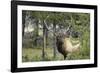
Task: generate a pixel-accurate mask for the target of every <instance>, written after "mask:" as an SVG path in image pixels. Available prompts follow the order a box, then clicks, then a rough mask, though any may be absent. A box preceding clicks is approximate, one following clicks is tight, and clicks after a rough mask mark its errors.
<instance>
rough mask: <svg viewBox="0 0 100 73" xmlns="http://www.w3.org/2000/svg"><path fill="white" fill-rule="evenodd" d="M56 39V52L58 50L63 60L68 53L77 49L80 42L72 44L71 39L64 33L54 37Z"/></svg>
mask: <svg viewBox="0 0 100 73" xmlns="http://www.w3.org/2000/svg"><path fill="white" fill-rule="evenodd" d="M56 40H57V41H56V46H57V49H58V52H60V53H61V54H62V55H63V56H64V60H65V59H66V57H67V55H68V54H69V53H72V52H76V51H79V48H80V43H78V44H76V45H72V42H71V39H70V38H69V37H67V36H66V35H61V34H60V35H58V36H57V37H56Z"/></svg>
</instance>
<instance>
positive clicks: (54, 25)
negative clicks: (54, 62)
mask: <svg viewBox="0 0 100 73" xmlns="http://www.w3.org/2000/svg"><path fill="white" fill-rule="evenodd" d="M53 32H54V33H53V36H54V58H56V56H57V49H56V36H55V33H56V24H55V21H54V23H53Z"/></svg>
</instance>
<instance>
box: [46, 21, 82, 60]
mask: <svg viewBox="0 0 100 73" xmlns="http://www.w3.org/2000/svg"><path fill="white" fill-rule="evenodd" d="M44 23H45V27H46V28H47V30H49V31H51V30H50V29H49V28H48V26H47V24H46V21H45V20H44ZM71 27H72V26H69V27H68V29H67V30H66V32H67V31H69V29H70V28H71ZM51 32H52V31H51ZM52 33H54V32H52ZM55 36H56V46H57V49H58V52H59V53H61V54H62V55H63V56H64V60H65V59H66V57H67V55H68V54H69V53H73V52H76V51H79V50H80V42H79V43H77V44H76V45H72V42H71V39H70V38H69V34H68V33H67V34H62V33H60V34H59V35H58V34H57V33H55Z"/></svg>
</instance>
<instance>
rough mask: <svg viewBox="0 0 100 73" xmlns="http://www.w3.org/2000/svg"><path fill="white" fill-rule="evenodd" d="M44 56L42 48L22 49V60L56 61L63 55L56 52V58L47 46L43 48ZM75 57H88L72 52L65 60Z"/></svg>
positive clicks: (87, 57)
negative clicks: (43, 56)
mask: <svg viewBox="0 0 100 73" xmlns="http://www.w3.org/2000/svg"><path fill="white" fill-rule="evenodd" d="M45 52H46V54H45V58H44V59H43V58H42V50H41V49H36V48H35V49H33V48H23V50H22V62H38V61H57V60H63V55H61V54H60V53H59V52H57V56H56V58H54V55H53V49H50V48H47V49H46V50H45ZM76 59H89V56H86V55H83V54H80V53H73V54H72V55H71V56H70V57H68V58H67V60H76Z"/></svg>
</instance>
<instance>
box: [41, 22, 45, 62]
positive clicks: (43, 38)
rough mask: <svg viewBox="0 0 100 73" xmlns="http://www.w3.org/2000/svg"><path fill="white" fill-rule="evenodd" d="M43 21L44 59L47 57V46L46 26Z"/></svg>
mask: <svg viewBox="0 0 100 73" xmlns="http://www.w3.org/2000/svg"><path fill="white" fill-rule="evenodd" d="M42 23H43V49H42V58H43V60H44V59H45V48H46V27H45V25H44V21H43V22H42Z"/></svg>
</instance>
